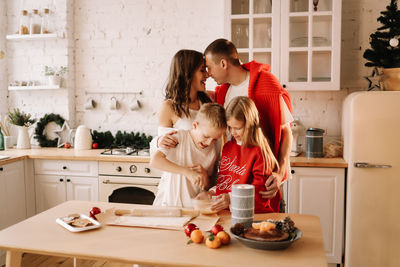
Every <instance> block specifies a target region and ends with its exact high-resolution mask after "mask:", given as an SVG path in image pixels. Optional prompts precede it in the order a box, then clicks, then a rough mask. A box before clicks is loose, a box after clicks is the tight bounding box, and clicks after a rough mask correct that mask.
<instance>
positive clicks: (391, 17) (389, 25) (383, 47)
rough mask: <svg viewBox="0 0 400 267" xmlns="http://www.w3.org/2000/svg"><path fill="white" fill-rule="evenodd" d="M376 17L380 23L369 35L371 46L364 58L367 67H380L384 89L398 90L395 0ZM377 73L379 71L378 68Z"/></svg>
mask: <svg viewBox="0 0 400 267" xmlns="http://www.w3.org/2000/svg"><path fill="white" fill-rule="evenodd" d="M381 14H382V15H381V16H380V17H379V18H378V19H377V21H378V22H380V23H381V24H382V26H381V27H379V28H378V29H377V31H376V32H375V33H372V34H371V35H370V45H371V48H369V49H366V50H365V52H364V55H363V56H364V58H366V59H367V60H368V62H367V63H365V66H367V67H375V68H382V69H383V70H382V72H383V87H384V89H385V90H390V91H391V90H400V46H399V39H400V10H398V8H397V0H391V1H390V4H389V5H388V6H386V10H385V11H382V12H381ZM378 73H381V72H380V71H379V70H378Z"/></svg>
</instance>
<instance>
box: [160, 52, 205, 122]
mask: <svg viewBox="0 0 400 267" xmlns="http://www.w3.org/2000/svg"><path fill="white" fill-rule="evenodd" d="M203 62H204V58H203V54H202V53H200V52H198V51H194V50H186V49H183V50H179V51H178V52H177V53H176V54H175V55H174V57H173V58H172V62H171V67H170V71H169V76H168V83H167V86H166V88H165V100H171V101H172V108H173V110H174V112H175V113H176V115H177V116H178V117H182V116H187V117H189V116H190V113H189V104H190V102H191V99H190V87H191V85H192V80H193V74H194V73H195V71H196V70H197V69H198V68H199V67H200V66H201V64H202V63H203ZM197 97H198V98H199V100H200V102H201V103H208V102H211V99H210V98H209V97H208V95H207V94H206V93H205V92H198V94H197Z"/></svg>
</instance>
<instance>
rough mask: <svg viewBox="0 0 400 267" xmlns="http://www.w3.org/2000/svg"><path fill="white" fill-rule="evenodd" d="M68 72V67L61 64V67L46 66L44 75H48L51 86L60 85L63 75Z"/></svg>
mask: <svg viewBox="0 0 400 267" xmlns="http://www.w3.org/2000/svg"><path fill="white" fill-rule="evenodd" d="M67 72H68V69H67V67H65V66H61V67H60V68H57V67H49V66H44V75H45V76H47V77H48V80H49V85H50V86H56V85H58V86H59V85H60V84H61V78H62V76H63V75H64V74H65V73H67Z"/></svg>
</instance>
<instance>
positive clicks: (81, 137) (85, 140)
mask: <svg viewBox="0 0 400 267" xmlns="http://www.w3.org/2000/svg"><path fill="white" fill-rule="evenodd" d="M74 145H75V146H74V148H75V149H76V150H86V149H92V135H91V134H90V129H89V128H88V127H87V126H85V125H79V126H78V128H77V129H76V133H75V142H74Z"/></svg>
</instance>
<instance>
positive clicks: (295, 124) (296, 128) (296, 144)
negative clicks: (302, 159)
mask: <svg viewBox="0 0 400 267" xmlns="http://www.w3.org/2000/svg"><path fill="white" fill-rule="evenodd" d="M290 128H291V130H292V135H293V141H292V150H291V151H290V156H292V157H296V156H298V155H299V154H300V153H301V143H300V138H299V137H300V135H302V131H303V130H304V127H303V125H301V123H300V121H299V120H294V121H292V124H291V127H290Z"/></svg>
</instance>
